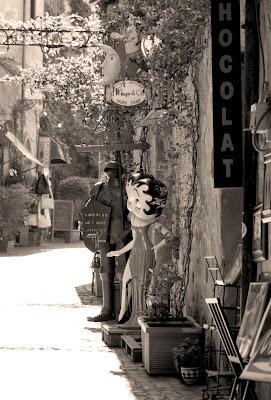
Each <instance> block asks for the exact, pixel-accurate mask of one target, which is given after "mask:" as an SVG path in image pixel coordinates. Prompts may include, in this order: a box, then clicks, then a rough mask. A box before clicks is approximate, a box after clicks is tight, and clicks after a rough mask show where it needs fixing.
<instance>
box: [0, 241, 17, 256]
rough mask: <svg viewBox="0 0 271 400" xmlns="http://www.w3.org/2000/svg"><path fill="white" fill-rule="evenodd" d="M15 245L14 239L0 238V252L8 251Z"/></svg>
mask: <svg viewBox="0 0 271 400" xmlns="http://www.w3.org/2000/svg"><path fill="white" fill-rule="evenodd" d="M14 247H15V240H0V252H1V253H9V252H10V251H12V250H13V249H14Z"/></svg>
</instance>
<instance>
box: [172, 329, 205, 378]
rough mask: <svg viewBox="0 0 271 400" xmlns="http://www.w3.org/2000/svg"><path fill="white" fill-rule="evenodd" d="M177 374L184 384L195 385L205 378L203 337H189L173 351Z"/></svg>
mask: <svg viewBox="0 0 271 400" xmlns="http://www.w3.org/2000/svg"><path fill="white" fill-rule="evenodd" d="M172 353H173V360H174V365H175V368H176V372H177V373H178V374H179V377H180V379H181V381H182V382H183V383H185V384H186V385H195V384H198V383H200V382H201V380H202V378H203V376H204V361H203V360H204V351H203V336H202V337H196V338H191V337H187V338H185V339H184V340H183V341H182V342H180V343H179V344H178V346H176V347H174V348H173V349H172Z"/></svg>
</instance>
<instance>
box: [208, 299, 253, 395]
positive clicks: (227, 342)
mask: <svg viewBox="0 0 271 400" xmlns="http://www.w3.org/2000/svg"><path fill="white" fill-rule="evenodd" d="M205 301H206V303H207V305H208V307H209V310H210V312H211V315H212V317H213V320H214V322H215V326H216V329H217V331H218V333H219V336H220V339H221V342H222V344H223V346H224V349H225V352H226V354H227V357H228V360H229V363H230V365H231V368H232V371H233V374H234V382H233V385H232V388H231V394H230V397H229V400H233V399H236V398H237V394H238V391H239V388H240V386H241V383H242V381H241V380H240V375H241V373H242V372H243V371H244V367H245V362H244V361H243V360H242V358H241V356H240V353H239V350H238V347H237V345H236V343H235V342H234V340H233V339H232V336H231V333H230V329H229V326H228V323H227V320H226V317H225V314H224V312H223V308H222V306H221V304H220V300H219V299H218V298H217V297H212V298H208V299H205ZM248 391H249V392H250V394H251V399H253V400H257V396H256V394H255V392H254V390H253V388H252V387H251V385H250V382H249V381H245V388H244V392H243V396H242V400H245V399H246V396H247V393H248Z"/></svg>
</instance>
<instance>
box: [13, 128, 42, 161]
mask: <svg viewBox="0 0 271 400" xmlns="http://www.w3.org/2000/svg"><path fill="white" fill-rule="evenodd" d="M5 136H6V138H7V139H8V140H9V141H10V142H11V143H12V144H13V145H14V146H15V147H16V148H17V149H18V150H19V151H20V152H21V153H22V154H23V155H24V156H25V157H26V158H28V159H29V160H30V161H33V162H34V163H36V164H38V165H41V166H42V167H43V166H44V164H42V163H41V162H40V161H39V160H38V159H37V158H35V157H34V156H33V155H32V154H31V153H30V151H29V150H28V149H27V148H26V147H25V146H24V145H23V144H22V142H21V141H20V140H19V139H18V138H17V137H16V136H15V135H14V134H13V133H11V132H7V133H5Z"/></svg>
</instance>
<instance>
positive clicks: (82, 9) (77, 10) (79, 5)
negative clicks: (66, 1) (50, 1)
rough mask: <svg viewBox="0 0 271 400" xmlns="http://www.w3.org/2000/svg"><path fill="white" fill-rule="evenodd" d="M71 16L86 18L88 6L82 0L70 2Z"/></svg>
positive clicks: (71, 0) (88, 11)
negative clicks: (76, 15)
mask: <svg viewBox="0 0 271 400" xmlns="http://www.w3.org/2000/svg"><path fill="white" fill-rule="evenodd" d="M70 7H71V11H72V14H78V15H80V16H81V17H88V16H89V14H90V8H89V6H88V5H87V4H86V3H85V2H84V1H83V0H70Z"/></svg>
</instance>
